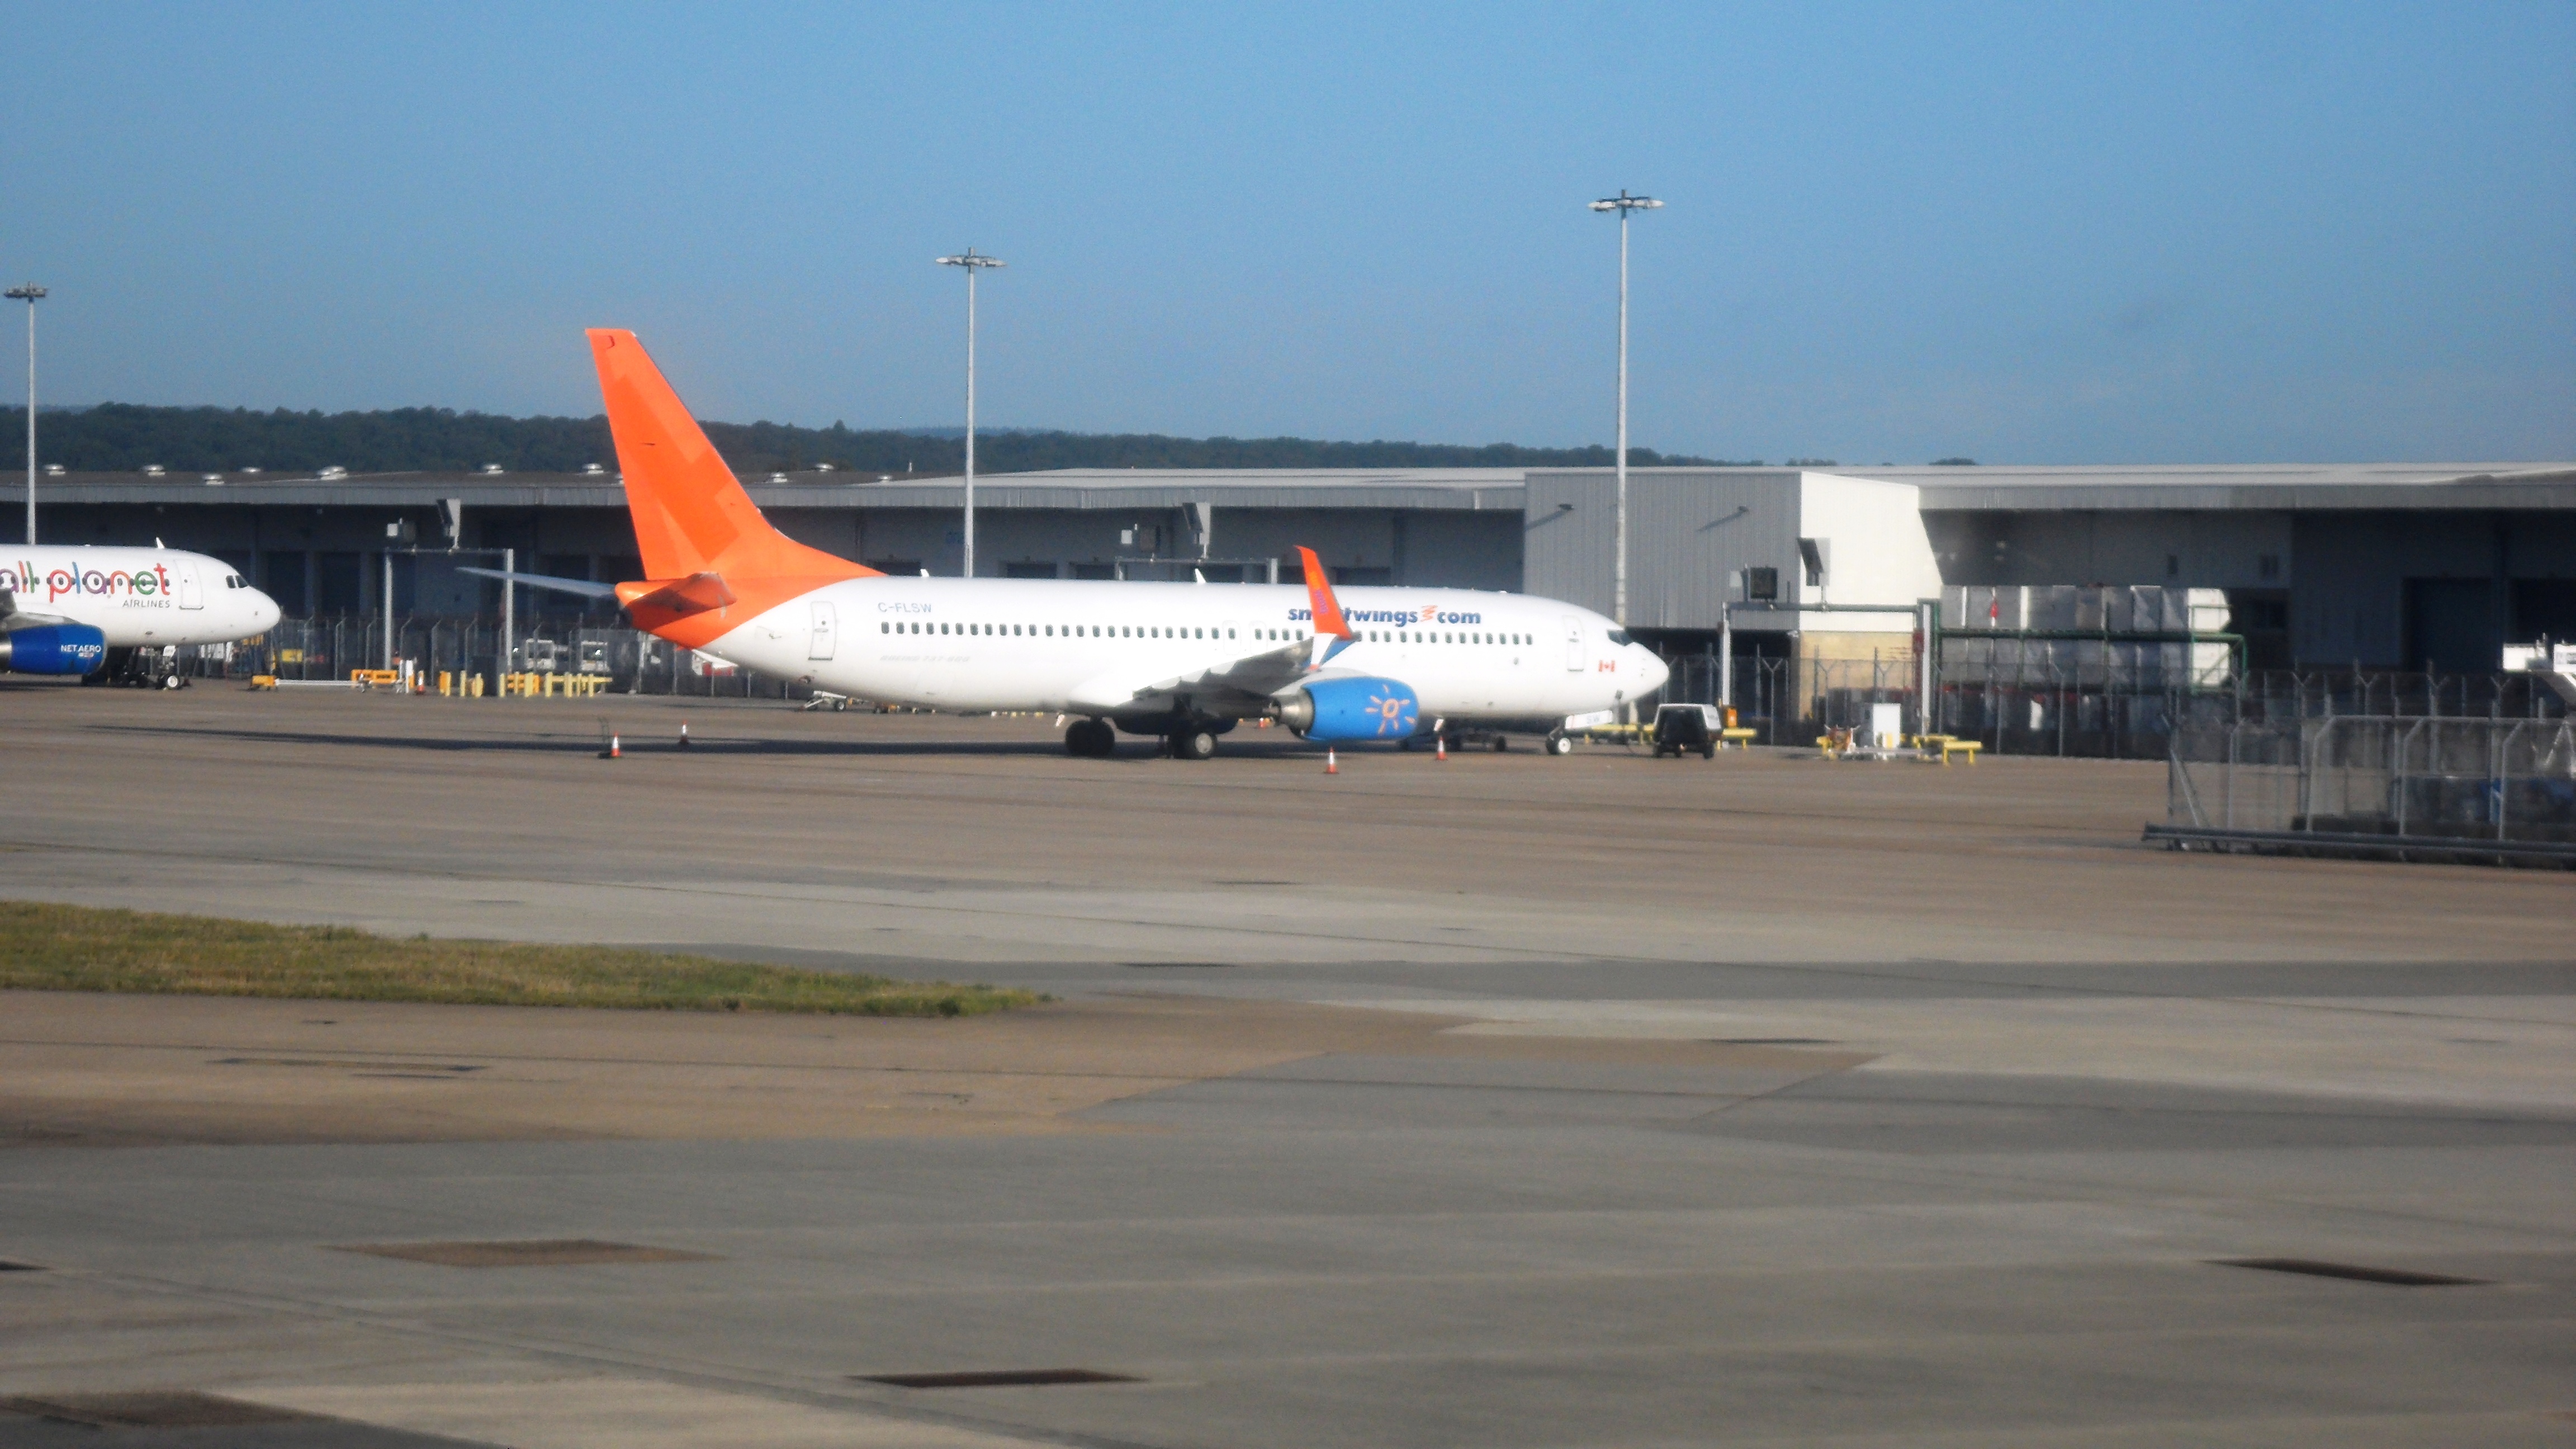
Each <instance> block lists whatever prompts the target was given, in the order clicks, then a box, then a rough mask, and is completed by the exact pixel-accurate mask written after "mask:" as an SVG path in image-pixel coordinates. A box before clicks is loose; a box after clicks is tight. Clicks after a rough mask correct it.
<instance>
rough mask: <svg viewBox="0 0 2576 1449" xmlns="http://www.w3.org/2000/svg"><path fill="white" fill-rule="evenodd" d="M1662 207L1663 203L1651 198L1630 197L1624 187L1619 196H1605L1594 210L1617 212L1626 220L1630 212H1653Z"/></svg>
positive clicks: (1593, 206)
mask: <svg viewBox="0 0 2576 1449" xmlns="http://www.w3.org/2000/svg"><path fill="white" fill-rule="evenodd" d="M1662 205H1663V203H1662V202H1660V201H1657V200H1656V199H1655V198H1653V197H1651V196H1630V195H1629V194H1628V188H1626V187H1624V186H1622V187H1620V188H1619V194H1618V195H1616V196H1605V197H1603V198H1601V199H1600V200H1599V201H1596V202H1594V203H1592V209H1593V210H1594V211H1615V212H1617V213H1619V215H1620V217H1621V218H1622V219H1625V218H1626V216H1627V215H1628V213H1629V212H1632V211H1653V210H1655V209H1656V208H1657V207H1660V206H1662Z"/></svg>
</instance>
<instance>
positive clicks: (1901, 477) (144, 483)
mask: <svg viewBox="0 0 2576 1449" xmlns="http://www.w3.org/2000/svg"><path fill="white" fill-rule="evenodd" d="M1782 471H1784V470H1782V469H1777V468H1743V469H1726V468H1632V469H1630V470H1629V473H1630V476H1631V477H1632V478H1637V479H1644V478H1651V477H1658V476H1681V475H1699V476H1703V477H1709V478H1712V479H1713V480H1716V481H1717V482H1719V483H1722V482H1723V480H1724V479H1726V478H1727V477H1730V476H1734V475H1743V476H1747V477H1750V476H1757V475H1767V476H1773V477H1776V476H1778V475H1779V474H1780V473H1781V472H1782ZM1792 471H1794V470H1792ZM1808 471H1812V472H1820V473H1833V474H1837V475H1840V476H1843V477H1849V478H1877V479H1885V480H1887V481H1890V482H1900V483H1912V484H1915V485H1917V486H1919V487H1920V488H1921V489H1922V490H1923V509H1924V511H1926V512H2005V513H2030V512H2049V511H2078V510H2110V511H2149V510H2203V511H2229V510H2307V509H2353V508H2371V509H2389V508H2401V509H2418V508H2421V509H2480V510H2486V509H2505V510H2519V509H2548V510H2557V509H2571V508H2576V463H2344V464H2317V463H2261V464H2184V465H2172V466H2154V467H1958V468H1936V467H1905V468H1863V467H1833V468H1815V469H1810V470H1808ZM1533 472H1545V473H1549V474H1555V475H1563V476H1579V475H1584V474H1592V473H1598V474H1601V475H1603V476H1607V475H1608V474H1609V472H1610V470H1609V469H1606V468H1602V469H1579V468H1552V469H1522V468H1245V469H1194V468H1066V469H1058V470H1054V471H1050V472H1042V473H996V474H988V475H985V476H983V477H980V478H978V479H977V480H976V487H975V501H976V504H977V506H978V507H981V508H1001V509H1063V510H1076V511H1078V510H1087V509H1134V508H1177V507H1179V506H1181V505H1182V504H1185V503H1192V502H1212V503H1215V504H1217V505H1218V506H1220V507H1230V508H1279V509H1291V508H1324V509H1404V510H1452V509H1454V510H1461V511H1467V510H1492V509H1501V510H1506V511H1518V510H1520V509H1522V508H1523V506H1524V503H1525V501H1526V498H1527V496H1528V488H1527V480H1528V477H1529V475H1530V474H1531V473H1533ZM744 482H745V485H746V486H747V487H748V488H749V490H750V492H751V495H752V497H753V498H754V499H755V500H757V501H758V502H759V503H760V505H761V506H762V507H764V508H862V509H866V508H954V507H956V506H957V505H958V501H959V499H958V495H959V493H960V492H961V491H962V480H960V479H958V478H955V477H945V478H909V477H907V478H898V479H893V480H889V481H886V482H878V481H877V480H876V479H874V478H870V477H867V476H865V475H860V474H853V473H847V472H837V473H827V472H821V471H808V472H800V473H790V474H786V475H783V481H780V482H770V481H767V480H766V479H765V478H761V477H757V476H755V477H753V478H747V479H745V480H744ZM7 487H8V484H7V481H6V475H5V474H0V496H5V495H6V489H7ZM38 495H39V498H40V500H41V501H46V502H55V503H153V504H233V505H242V504H250V505H261V506H278V505H288V506H304V507H323V508H329V507H433V506H435V505H436V504H437V503H438V502H439V500H441V499H445V498H460V499H463V500H464V502H465V506H466V507H468V508H620V507H623V506H625V501H626V499H625V493H624V491H623V489H621V488H620V487H619V485H618V482H617V476H616V475H615V474H613V473H609V474H590V473H500V474H493V473H481V472H472V473H447V472H421V473H376V474H360V475H354V476H349V477H341V478H327V479H326V478H317V477H313V476H310V475H290V474H279V473H261V474H255V475H250V474H239V473H235V474H229V475H226V476H225V477H224V480H223V482H222V483H221V484H219V485H214V484H207V483H205V482H204V481H202V479H201V478H200V476H199V475H197V474H194V473H174V474H170V475H168V476H165V477H159V478H153V477H146V476H144V475H142V474H139V473H70V474H65V475H62V476H58V477H46V478H41V479H39V480H38Z"/></svg>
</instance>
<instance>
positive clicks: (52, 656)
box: [0, 624, 107, 674]
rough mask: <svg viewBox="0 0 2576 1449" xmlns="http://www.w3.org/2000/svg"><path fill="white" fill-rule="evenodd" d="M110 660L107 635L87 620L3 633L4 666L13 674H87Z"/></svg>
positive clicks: (0, 651) (0, 639) (0, 661)
mask: <svg viewBox="0 0 2576 1449" xmlns="http://www.w3.org/2000/svg"><path fill="white" fill-rule="evenodd" d="M106 662H107V636H106V635H105V634H102V633H100V632H98V631H97V630H96V629H93V628H91V627H89V626H88V625H87V624H41V625H38V626H37V627H35V628H33V629H20V630H18V631H17V632H15V633H11V634H0V669H5V670H7V671H9V672H10V673H12V674H87V673H89V672H91V671H92V670H94V669H96V668H98V667H99V666H100V665H102V664H105V663H106Z"/></svg>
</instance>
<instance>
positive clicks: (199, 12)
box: [0, 0, 2576, 463]
mask: <svg viewBox="0 0 2576 1449" xmlns="http://www.w3.org/2000/svg"><path fill="white" fill-rule="evenodd" d="M11 14H12V21H11V24H10V26H9V31H10V35H11V38H12V42H13V43H12V46H11V49H10V58H9V60H8V62H7V65H8V67H9V70H10V72H11V74H10V76H9V79H8V81H7V82H6V84H5V86H0V133H5V136H6V138H7V139H6V144H5V146H0V274H5V275H6V277H7V278H8V279H9V280H11V281H15V280H18V279H21V278H33V279H35V280H38V281H42V282H45V283H47V284H49V285H50V286H52V287H53V288H54V290H55V296H54V298H53V299H52V300H50V301H48V302H47V303H45V310H44V314H43V317H42V321H41V325H42V326H43V328H44V335H45V352H44V358H45V362H44V367H45V378H44V380H45V383H46V386H45V389H44V393H45V396H46V397H47V398H48V399H49V400H52V401H62V402H96V401H100V400H105V399H115V400H120V401H131V402H153V403H205V402H211V403H219V404H224V405H243V406H253V407H272V406H289V407H298V408H302V407H319V408H326V409H339V408H353V407H355V408H363V407H387V406H403V405H414V404H435V405H443V406H453V407H460V408H479V409H483V410H486V411H495V412H508V413H529V412H558V413H581V414H588V413H593V412H596V411H597V410H598V399H597V394H596V392H595V391H594V388H593V384H592V380H591V378H590V375H589V370H588V366H587V354H586V351H585V350H584V348H583V346H582V342H581V336H580V329H581V328H582V327H584V326H597V325H622V326H628V327H632V328H634V329H636V330H637V331H638V332H639V333H641V334H642V335H643V337H644V339H645V341H646V343H647V344H648V345H649V346H651V347H652V348H653V349H654V352H655V354H656V356H658V357H659V358H660V359H661V360H662V363H663V365H664V368H665V370H666V371H667V372H669V373H670V374H671V376H672V377H673V380H674V381H675V382H676V383H677V384H678V385H679V387H680V389H681V392H682V395H683V396H685V397H686V398H688V399H689V401H690V402H691V404H692V405H693V406H694V407H695V408H696V409H697V410H698V411H699V412H700V413H701V414H703V415H705V416H708V417H716V418H724V419H728V420H750V419H754V418H770V419H775V420H780V421H791V422H800V423H812V424H829V423H831V422H833V421H835V420H846V421H847V422H849V423H850V424H851V425H852V426H854V427H857V426H912V425H925V424H941V423H953V422H954V421H956V419H957V415H958V413H959V410H960V406H961V398H960V392H961V387H962V384H961V381H960V371H961V367H962V358H963V345H962V331H963V315H962V314H963V297H962V295H961V294H962V290H963V289H962V283H961V280H960V278H959V276H958V274H957V273H956V272H954V271H953V270H944V269H941V268H937V267H935V266H934V265H933V264H932V258H933V257H935V256H937V255H939V254H941V253H944V252H952V251H955V250H958V249H960V248H962V247H964V246H966V245H968V244H969V243H972V244H973V245H975V246H977V247H980V248H982V249H983V250H985V251H988V252H991V253H994V254H996V255H998V256H1001V257H1003V258H1004V259H1006V260H1007V261H1008V262H1009V263H1010V266H1009V268H1008V270H1005V271H1003V272H1000V273H998V274H993V275H991V276H989V277H988V278H987V281H986V284H985V289H984V301H985V307H984V324H985V325H984V332H983V339H984V340H983V349H982V360H983V394H982V398H983V400H982V409H981V411H982V416H983V418H984V420H985V421H986V422H988V423H990V424H995V425H1021V426H1050V427H1067V428H1075V429H1082V430H1087V431H1126V430H1138V431H1159V432H1171V433H1183V434H1192V435H1200V434H1212V433H1230V434H1235V435H1239V436H1251V435H1269V434H1281V433H1285V434H1297V435H1303V436H1311V437H1333V438H1373V437H1385V438H1410V439H1419V440H1423V441H1434V442H1464V443H1480V442H1491V441H1511V442H1519V443H1529V444H1544V445H1565V444H1576V443H1587V442H1603V443H1606V442H1607V441H1609V437H1610V431H1611V418H1612V365H1613V343H1614V305H1615V297H1616V226H1615V224H1614V223H1612V222H1610V221H1608V220H1606V219H1604V218H1601V217H1598V216H1595V215H1593V214H1591V213H1590V212H1588V211H1587V210H1585V207H1584V203H1586V202H1587V201H1589V200H1590V199H1592V198H1593V197H1596V196H1600V195H1605V194H1608V193H1610V192H1613V191H1616V190H1618V189H1619V188H1620V187H1622V186H1626V187H1630V188H1633V189H1635V190H1638V191H1641V192H1648V193H1652V194H1654V195H1657V196H1660V197H1663V198H1665V199H1666V200H1667V201H1668V203H1669V205H1668V206H1667V208H1666V209H1665V210H1663V211H1661V212H1657V213H1654V214H1652V215H1649V216H1646V217H1643V218H1641V219H1640V220H1639V221H1638V222H1637V223H1636V230H1635V234H1634V242H1635V259H1634V264H1635V305H1634V324H1633V325H1634V339H1633V343H1632V360H1633V367H1634V383H1633V391H1632V403H1631V412H1632V419H1633V423H1632V427H1633V435H1634V438H1635V441H1636V442H1638V443H1639V444H1640V445H1645V446H1653V447H1660V448H1666V449H1673V450H1681V451H1688V452H1696V453H1702V454H1711V455H1718V456H1724V457H1730V458H1742V457H1761V458H1767V459H1772V460H1775V461H1776V460H1778V459H1780V458H1783V457H1787V456H1791V455H1800V456H1826V457H1835V458H1840V459H1842V460H1844V461H1846V462H1851V461H1866V462H1878V461H1882V460H1885V461H1895V462H1907V461H1922V460H1926V459H1929V458H1933V457H1938V456H1946V455H1954V454H1965V455H1970V456H1974V457H1976V458H1978V459H1980V460H1983V461H1988V462H2053V463H2086V462H2105V463H2116V462H2197V461H2249V462H2260V461H2271V460H2290V459H2299V460H2366V459H2425V460H2431V459H2445V460H2456V459H2531V458H2552V459H2564V458H2570V457H2576V4H2569V3H2566V0H2555V3H2534V4H2515V3H2480V4H2467V5H2461V4H2448V5H2420V6H2381V5H2370V4H2361V3H2340V4H2315V5H2298V4H2283V5H2252V6H2246V5H2227V6H2196V5H2189V4H2179V3H2158V4H2146V5H2068V4H2053V5H2028V6H2023V5H1941V4H1915V5H1903V6H1872V5H1830V4H1793V5H1776V6H1773V5H1751V6H1735V5H1718V4H1688V5H1684V4H1672V5H1613V4H1559V5H1543V6H1510V5H1495V4H1480V5H1471V6H1455V7H1449V6H1407V5H1388V4H1366V5H1349V6H1336V5H1327V4H1314V3H1308V4H1297V5H1286V4H1282V5H1217V6H1209V5H1203V4H1198V5H1171V6H1161V5H1132V6H1131V5H1070V4H1050V5H1007V4H975V3H940V4H935V5H919V6H907V5H880V6H868V7H860V6H853V5H814V6H798V5H780V4H768V5H761V4H752V5H744V4H734V5H724V6H655V5H643V4H618V5H599V6H587V5H578V4H571V3H553V4H547V5H524V6H496V7H478V6H472V5H453V4H440V5H418V6H412V5H350V4H315V5H258V4H247V3H241V4H228V5H220V6H218V5H200V6H188V5H132V4H72V3H57V4H42V5H19V6H13V7H11ZM18 320H19V319H17V318H11V319H10V321H11V322H12V323H16V322H17V321H18ZM4 351H5V350H0V352H4ZM22 385H23V377H22V376H21V374H20V372H19V365H18V364H17V363H16V361H15V360H14V356H9V357H8V358H7V360H0V388H14V387H18V386H22Z"/></svg>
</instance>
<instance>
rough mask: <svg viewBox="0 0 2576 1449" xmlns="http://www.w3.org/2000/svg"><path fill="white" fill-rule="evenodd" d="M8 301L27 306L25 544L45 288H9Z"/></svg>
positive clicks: (32, 497)
mask: <svg viewBox="0 0 2576 1449" xmlns="http://www.w3.org/2000/svg"><path fill="white" fill-rule="evenodd" d="M7 295H8V297H9V298H10V300H12V301H20V302H25V303H26V304H27V542H29V543H34V542H35V541H36V304H37V303H38V302H41V301H43V300H44V299H45V289H44V288H42V287H39V286H37V285H36V284H35V283H33V282H29V283H27V284H25V285H24V286H18V287H11V288H10V289H9V291H8V293H7Z"/></svg>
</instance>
